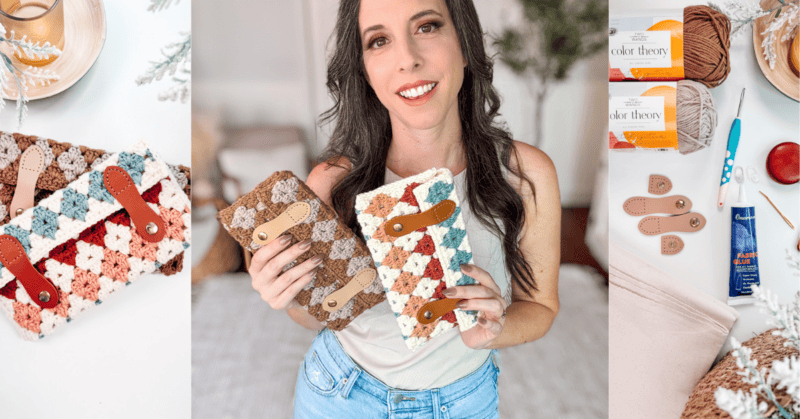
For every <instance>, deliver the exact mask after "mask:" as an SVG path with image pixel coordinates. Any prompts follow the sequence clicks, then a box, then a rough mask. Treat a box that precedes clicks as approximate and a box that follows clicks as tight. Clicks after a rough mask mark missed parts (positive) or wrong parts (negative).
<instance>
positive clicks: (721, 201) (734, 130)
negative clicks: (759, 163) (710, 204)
mask: <svg viewBox="0 0 800 419" xmlns="http://www.w3.org/2000/svg"><path fill="white" fill-rule="evenodd" d="M742 102H744V89H742V96H741V97H740V98H739V110H738V111H736V119H734V120H733V124H732V125H731V132H730V133H728V148H727V151H726V152H725V161H724V162H723V164H722V180H721V181H720V183H719V196H718V199H717V208H720V209H722V207H723V206H724V205H725V193H726V192H727V191H728V182H730V181H731V170H733V162H734V160H735V159H736V149H737V148H738V147H739V135H740V134H741V132H742V121H741V120H740V119H739V114H740V113H741V112H742Z"/></svg>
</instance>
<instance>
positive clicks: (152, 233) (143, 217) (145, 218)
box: [103, 166, 167, 243]
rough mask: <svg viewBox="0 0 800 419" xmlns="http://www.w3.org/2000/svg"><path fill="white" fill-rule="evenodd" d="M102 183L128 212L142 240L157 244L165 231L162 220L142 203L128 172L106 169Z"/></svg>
mask: <svg viewBox="0 0 800 419" xmlns="http://www.w3.org/2000/svg"><path fill="white" fill-rule="evenodd" d="M103 183H104V184H105V185H106V189H108V191H109V192H111V195H112V196H114V198H116V199H117V200H118V201H119V203H120V204H122V206H123V207H124V208H125V210H126V211H128V215H130V216H131V221H132V222H133V226H134V227H136V232H137V233H139V235H140V236H142V239H144V240H146V241H148V242H151V243H158V242H160V241H161V239H163V238H164V235H165V234H166V230H167V229H166V227H165V226H164V220H162V219H161V217H159V216H158V214H156V212H155V211H153V209H152V208H150V206H149V205H147V203H146V202H144V199H142V195H140V194H139V191H138V190H136V185H134V183H133V179H131V176H130V175H129V174H128V172H126V171H125V170H124V169H122V168H121V167H118V166H109V167H106V170H105V171H103Z"/></svg>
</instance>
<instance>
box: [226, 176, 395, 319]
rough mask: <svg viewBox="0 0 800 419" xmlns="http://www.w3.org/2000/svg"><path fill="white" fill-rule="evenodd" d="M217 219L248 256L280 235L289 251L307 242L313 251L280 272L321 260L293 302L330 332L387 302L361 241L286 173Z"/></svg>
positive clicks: (311, 193)
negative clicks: (288, 239)
mask: <svg viewBox="0 0 800 419" xmlns="http://www.w3.org/2000/svg"><path fill="white" fill-rule="evenodd" d="M217 218H218V219H219V221H220V222H221V223H222V225H223V227H225V229H226V230H227V231H228V233H230V235H231V236H233V238H234V239H236V241H237V242H239V244H241V245H242V247H244V248H245V249H247V250H249V251H251V252H255V251H256V250H258V249H260V248H261V247H262V246H265V245H267V244H269V243H270V242H272V241H273V240H275V239H276V238H278V237H280V236H281V235H283V234H288V235H290V236H291V237H292V242H291V244H290V245H287V246H286V247H287V248H288V247H289V246H291V245H293V244H295V243H297V242H300V241H303V240H305V239H310V240H311V248H310V249H309V250H308V251H306V252H305V253H303V254H302V255H301V256H300V257H298V258H297V259H296V260H294V261H292V262H291V263H290V264H288V265H287V266H285V267H284V268H283V270H284V271H286V270H288V269H290V268H291V267H293V266H295V265H296V264H299V263H302V262H304V261H305V260H307V259H309V258H311V257H314V256H315V255H320V256H322V258H323V259H322V263H321V264H320V265H319V269H318V270H317V273H316V276H315V278H314V279H313V280H312V281H311V282H310V283H309V284H308V285H307V286H306V287H305V288H303V289H302V290H301V291H300V292H299V293H298V294H297V296H296V297H295V299H296V300H297V302H299V303H300V305H302V306H303V307H304V308H305V309H307V310H308V312H309V313H310V314H311V315H313V316H314V317H315V318H316V319H317V320H319V321H320V322H321V323H322V324H324V325H325V326H327V327H328V328H330V329H333V330H341V329H343V328H345V327H346V326H347V325H348V324H349V323H350V322H351V321H352V320H353V319H355V318H356V317H357V316H358V315H359V314H361V313H363V312H364V311H365V310H367V309H369V308H371V307H374V306H375V305H377V304H378V303H380V302H381V301H383V300H385V299H386V297H385V295H384V293H383V286H382V285H381V283H380V280H378V278H377V275H376V272H375V268H374V267H373V262H372V258H371V257H370V254H369V250H367V247H366V246H365V244H364V242H363V240H362V239H361V238H360V237H358V236H356V235H355V234H354V233H353V231H352V230H350V228H348V227H347V225H345V224H344V222H342V221H341V220H340V219H339V218H338V216H337V214H336V212H335V211H334V210H333V209H332V208H330V207H329V206H328V205H327V204H325V203H324V202H322V201H321V200H320V199H319V197H317V196H316V194H314V192H313V191H312V190H311V189H310V188H309V187H308V186H307V185H306V184H305V183H304V182H303V181H301V180H300V179H298V178H297V177H296V176H295V175H294V174H293V173H292V172H290V171H281V172H276V173H274V174H273V175H272V176H270V177H269V178H267V180H265V181H263V182H261V183H260V184H259V185H258V186H256V188H255V189H254V190H253V191H251V192H249V193H248V194H246V195H244V196H242V197H241V198H239V199H238V200H237V201H236V202H235V203H234V204H233V205H231V206H230V207H228V208H226V209H224V210H222V211H220V212H219V214H218V215H217Z"/></svg>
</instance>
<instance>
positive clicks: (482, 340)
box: [442, 264, 507, 349]
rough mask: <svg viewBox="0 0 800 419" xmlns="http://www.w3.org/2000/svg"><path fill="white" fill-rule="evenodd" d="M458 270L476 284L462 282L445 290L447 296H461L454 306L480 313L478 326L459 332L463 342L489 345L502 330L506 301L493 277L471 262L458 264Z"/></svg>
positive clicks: (473, 344) (482, 346)
mask: <svg viewBox="0 0 800 419" xmlns="http://www.w3.org/2000/svg"><path fill="white" fill-rule="evenodd" d="M461 272H463V273H464V274H465V275H468V276H470V277H472V278H475V280H476V281H478V284H479V285H462V286H456V287H450V288H447V289H445V290H444V291H443V292H442V293H443V294H444V295H445V297H447V298H455V299H461V301H460V302H459V303H458V305H457V307H458V308H460V309H462V310H477V311H480V312H481V316H480V317H478V325H477V326H475V327H473V328H471V329H469V330H467V331H466V332H462V333H461V339H462V340H463V341H464V344H465V345H467V346H468V347H470V348H472V349H484V348H487V347H489V346H490V345H491V344H492V342H494V340H495V339H496V338H497V337H498V336H500V333H502V332H503V325H504V324H505V321H506V319H505V314H506V307H507V304H506V300H505V298H503V296H502V292H501V291H500V287H498V286H497V284H496V283H495V282H494V278H492V276H491V275H489V273H488V272H486V271H485V270H483V269H481V268H479V267H477V266H475V265H466V264H465V265H461Z"/></svg>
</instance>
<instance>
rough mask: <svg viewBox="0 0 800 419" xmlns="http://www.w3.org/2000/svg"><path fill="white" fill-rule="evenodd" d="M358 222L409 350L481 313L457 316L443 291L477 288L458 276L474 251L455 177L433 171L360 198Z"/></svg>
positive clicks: (473, 320)
mask: <svg viewBox="0 0 800 419" xmlns="http://www.w3.org/2000/svg"><path fill="white" fill-rule="evenodd" d="M356 214H357V218H358V223H359V224H360V225H361V228H362V230H361V231H362V233H363V234H364V237H365V238H366V240H367V247H368V248H369V250H370V252H371V253H372V258H373V259H374V260H375V265H376V266H377V267H378V276H379V277H380V279H381V281H382V284H383V287H384V290H385V291H386V299H387V300H388V301H389V305H390V306H391V307H392V310H393V311H394V314H395V316H397V323H398V324H399V325H400V332H401V333H402V335H403V339H404V340H405V342H406V345H407V346H408V347H409V349H411V350H412V351H416V350H417V349H418V348H419V347H420V346H421V345H423V344H424V343H426V342H427V341H429V340H430V339H432V338H434V337H436V336H438V335H440V334H442V333H444V332H446V331H448V330H450V329H452V328H454V327H455V326H456V325H458V327H459V329H460V330H461V331H462V332H463V331H465V330H469V329H471V328H472V327H473V326H475V324H476V321H477V313H476V312H474V311H463V310H461V309H456V308H455V304H456V303H457V302H458V300H455V299H449V298H445V296H444V295H443V294H442V290H444V289H445V288H447V287H452V286H455V285H468V284H474V283H475V282H476V281H475V279H474V278H471V277H469V276H467V275H464V274H463V273H461V268H460V265H462V264H465V263H472V250H471V248H470V246H469V242H468V240H467V231H466V227H465V225H464V220H463V219H462V218H463V217H462V216H461V206H460V205H459V200H458V196H457V195H456V191H455V185H454V184H453V175H452V173H450V171H449V170H448V169H429V170H427V171H425V172H422V173H420V174H417V175H414V176H411V177H407V178H405V179H401V180H398V181H397V182H393V183H390V184H387V185H384V186H382V187H380V188H378V189H375V190H373V191H371V192H366V193H362V194H359V195H358V196H356Z"/></svg>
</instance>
